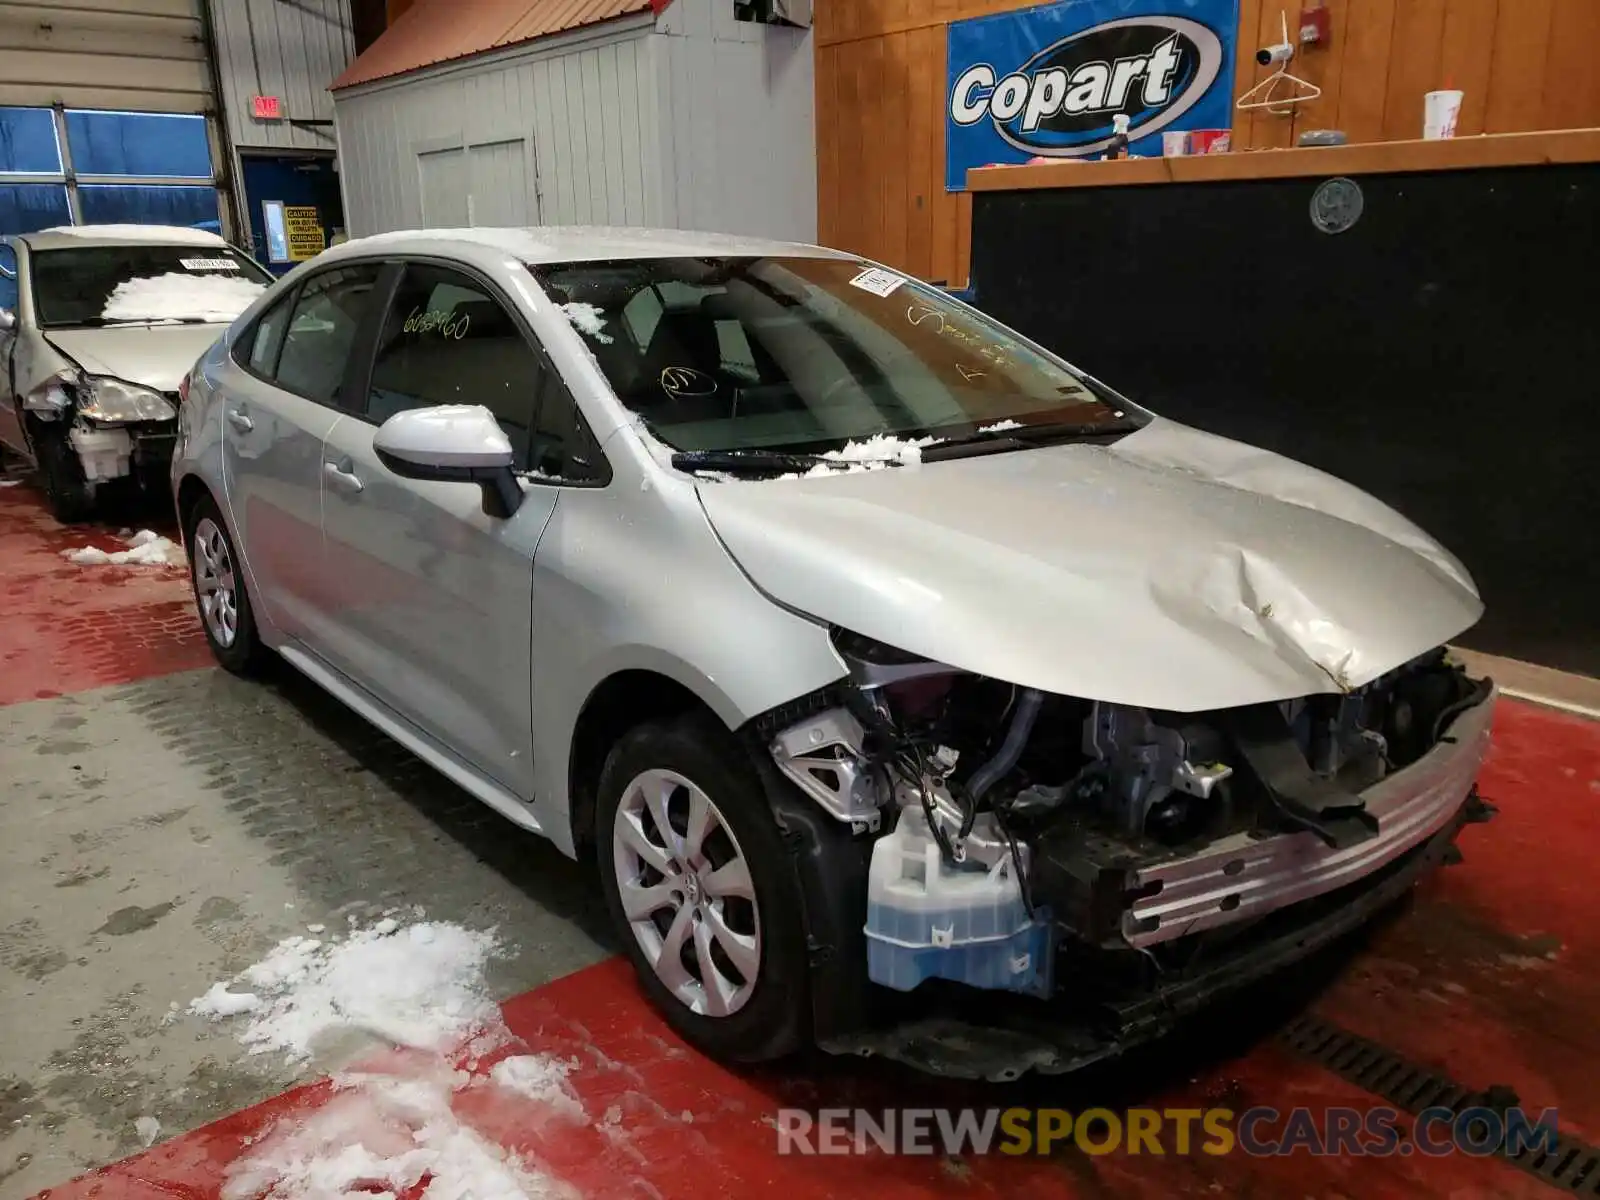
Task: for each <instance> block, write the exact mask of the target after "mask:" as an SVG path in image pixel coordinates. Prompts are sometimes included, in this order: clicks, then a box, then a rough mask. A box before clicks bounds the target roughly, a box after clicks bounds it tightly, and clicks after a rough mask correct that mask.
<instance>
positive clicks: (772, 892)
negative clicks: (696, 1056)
mask: <svg viewBox="0 0 1600 1200" xmlns="http://www.w3.org/2000/svg"><path fill="white" fill-rule="evenodd" d="M599 791H600V794H599V803H598V804H597V805H596V813H595V820H596V828H595V835H596V836H595V845H596V848H597V854H598V857H599V860H600V864H599V865H600V877H601V881H602V885H603V887H604V889H605V894H606V903H607V906H608V907H609V908H610V910H611V915H612V919H613V920H614V921H615V922H616V927H617V929H618V931H619V933H620V935H621V937H622V940H623V944H624V946H625V948H626V952H627V955H628V957H629V959H631V960H632V962H633V965H634V969H635V970H636V971H637V972H638V975H639V980H640V983H641V985H642V986H643V988H644V990H645V992H646V994H647V995H648V996H649V997H650V1000H651V1001H652V1002H653V1003H654V1004H655V1006H656V1008H657V1009H658V1010H659V1011H660V1012H661V1013H662V1015H663V1016H664V1017H665V1018H666V1020H667V1022H668V1024H670V1025H671V1026H672V1027H673V1029H675V1030H676V1031H677V1032H678V1033H679V1034H680V1035H681V1036H682V1037H683V1038H684V1039H685V1040H686V1041H688V1042H690V1043H691V1044H693V1045H694V1046H696V1047H698V1048H699V1049H701V1050H702V1051H704V1052H705V1053H707V1054H709V1055H710V1056H711V1057H713V1058H717V1059H721V1060H723V1061H731V1062H762V1061H767V1060H770V1059H774V1058H780V1057H783V1056H784V1055H787V1054H791V1053H793V1052H794V1051H796V1050H798V1049H800V1047H801V1046H802V1045H803V1044H804V1043H805V1041H806V1040H807V1038H808V1036H809V1030H810V1025H809V1019H808V1015H809V1011H810V1009H809V1001H810V991H809V987H808V980H807V964H806V937H805V929H804V918H803V913H804V908H803V906H802V903H801V898H800V895H799V889H798V885H797V884H796V882H795V878H794V873H793V870H792V868H791V866H790V863H789V861H788V856H787V854H786V852H785V851H784V847H783V843H782V841H781V839H780V837H779V834H778V826H777V823H776V822H775V820H774V819H773V815H772V810H771V807H770V805H769V804H768V802H767V797H766V794H765V792H764V791H763V789H762V784H761V782H760V780H759V779H758V778H757V776H756V773H755V771H754V770H753V769H752V767H751V766H750V765H749V764H747V763H746V762H745V761H744V760H743V751H742V749H741V748H740V746H739V745H738V743H737V741H735V739H734V738H733V736H732V735H730V734H729V733H728V732H727V730H726V729H724V728H723V727H722V726H721V725H720V724H718V723H717V722H716V721H715V720H714V719H713V718H711V717H710V716H709V715H707V714H698V713H697V714H691V715H689V716H685V717H681V718H679V719H677V720H674V721H670V722H662V723H650V724H646V725H641V726H639V727H638V728H636V729H634V730H632V731H631V732H629V733H627V734H625V735H624V736H623V737H622V739H621V740H620V741H618V743H617V744H616V746H615V747H613V749H612V751H611V754H610V756H609V757H608V758H607V759H606V765H605V769H604V770H603V771H602V772H601V777H600V789H599Z"/></svg>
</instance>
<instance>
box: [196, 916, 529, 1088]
mask: <svg viewBox="0 0 1600 1200" xmlns="http://www.w3.org/2000/svg"><path fill="white" fill-rule="evenodd" d="M498 951H499V944H498V942H497V941H496V939H495V937H494V935H493V934H492V933H479V932H474V931H472V930H469V929H465V928H463V927H461V926H459V925H451V924H446V923H440V922H421V923H418V924H415V925H410V926H407V927H406V928H404V929H400V928H399V927H398V924H397V923H396V922H395V921H393V920H386V921H383V922H380V923H379V924H377V925H374V926H373V927H372V928H370V929H364V930H358V931H356V932H353V933H351V934H350V936H349V937H347V938H345V939H344V940H343V941H335V940H323V939H321V938H314V937H310V938H308V937H291V938H286V939H285V940H283V941H281V942H279V943H278V945H277V947H276V948H275V949H274V950H273V951H272V953H270V954H269V955H267V957H266V958H265V959H263V960H262V961H261V962H259V963H257V964H256V965H255V966H253V967H249V968H247V969H246V970H245V971H244V972H243V973H242V974H241V975H239V976H238V977H237V978H236V979H235V980H234V983H235V984H237V985H238V986H239V987H240V988H242V989H243V990H241V991H233V990H230V989H229V988H228V987H227V986H226V985H224V984H216V985H213V986H212V989H211V990H210V991H209V992H207V993H206V994H205V995H204V996H201V997H200V998H199V999H197V1000H195V1001H193V1002H192V1003H191V1004H190V1006H189V1011H190V1012H191V1013H193V1014H195V1015H196V1016H205V1017H221V1016H231V1015H247V1016H248V1017H249V1020H248V1021H247V1022H246V1024H245V1025H244V1026H243V1027H242V1028H241V1029H239V1030H238V1038H239V1040H240V1041H241V1042H243V1043H244V1044H245V1045H246V1046H248V1047H250V1050H251V1053H254V1054H265V1053H270V1052H273V1051H276V1052H279V1053H282V1054H284V1055H286V1056H287V1057H288V1058H289V1059H290V1060H291V1061H294V1062H305V1061H308V1060H309V1059H311V1058H312V1057H313V1055H314V1053H315V1050H316V1044H317V1042H318V1040H319V1039H322V1038H325V1037H327V1036H328V1035H330V1034H334V1033H337V1032H339V1031H341V1030H347V1029H354V1030H360V1031H363V1032H366V1033H369V1034H371V1035H372V1036H373V1037H375V1038H378V1039H380V1040H382V1041H384V1042H389V1043H392V1044H394V1045H399V1046H410V1047H414V1048H417V1049H422V1050H432V1051H437V1052H443V1051H446V1050H449V1049H451V1048H452V1047H454V1046H458V1045H460V1044H462V1043H463V1042H464V1041H465V1040H466V1039H467V1038H468V1037H470V1036H471V1035H472V1034H473V1033H474V1032H477V1031H478V1030H480V1029H482V1028H483V1027H484V1026H486V1025H489V1024H492V1023H494V1022H497V1021H498V1020H499V1019H500V1016H499V1009H498V1008H496V1006H495V1004H494V1002H493V1001H492V1000H490V999H489V996H488V993H487V992H486V991H485V990H484V987H483V968H484V964H485V963H486V962H487V961H488V960H489V958H490V957H492V956H493V955H494V954H496V953H497V952H498ZM249 997H254V998H255V999H254V1003H251V1002H250V1000H249Z"/></svg>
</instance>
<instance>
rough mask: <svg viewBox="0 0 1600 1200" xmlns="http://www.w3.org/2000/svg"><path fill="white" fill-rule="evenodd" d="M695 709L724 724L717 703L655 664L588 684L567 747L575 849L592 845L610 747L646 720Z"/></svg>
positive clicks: (664, 717) (582, 850) (654, 719)
mask: <svg viewBox="0 0 1600 1200" xmlns="http://www.w3.org/2000/svg"><path fill="white" fill-rule="evenodd" d="M696 711H698V712H705V713H707V714H709V715H711V716H713V717H715V718H716V719H717V720H718V721H719V722H721V723H722V724H724V725H726V724H727V721H726V720H725V718H724V717H723V715H722V714H721V713H720V712H718V709H717V706H715V705H713V704H712V703H711V702H710V701H709V700H707V699H706V698H705V697H704V696H702V695H700V694H699V693H698V692H697V691H696V690H695V689H693V688H691V687H690V686H689V685H687V684H686V683H684V682H683V681H682V680H680V679H677V678H674V677H673V676H671V675H668V674H665V673H663V672H661V671H659V670H653V669H650V668H646V667H630V668H626V669H623V670H618V671H614V672H612V673H611V674H610V675H607V676H606V677H605V678H604V679H602V680H601V681H600V682H599V683H598V684H596V685H595V686H594V687H593V688H592V689H591V690H590V692H589V694H588V696H587V697H585V699H584V702H583V705H582V707H581V708H580V709H579V710H578V719H577V722H576V723H575V724H574V726H573V729H572V738H571V741H570V743H569V746H568V753H567V798H568V806H567V812H568V820H569V821H570V822H571V836H572V847H573V850H574V852H575V853H577V854H579V855H582V854H583V853H584V852H585V851H586V850H587V849H588V848H590V847H591V846H592V845H593V842H594V815H595V806H596V804H597V803H598V801H599V785H600V772H601V770H602V769H603V768H604V767H605V763H606V757H607V755H609V754H610V752H611V747H612V746H614V745H615V744H616V743H617V741H618V739H620V738H621V737H622V735H623V734H625V733H627V732H628V730H630V729H633V728H635V727H637V726H639V725H642V724H644V723H645V722H646V721H662V720H670V719H672V718H675V717H680V716H682V715H683V714H685V713H688V712H696Z"/></svg>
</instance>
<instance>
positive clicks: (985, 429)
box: [978, 421, 1022, 433]
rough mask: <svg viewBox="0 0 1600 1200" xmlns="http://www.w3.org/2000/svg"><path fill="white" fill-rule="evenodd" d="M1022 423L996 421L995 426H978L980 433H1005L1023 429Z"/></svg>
mask: <svg viewBox="0 0 1600 1200" xmlns="http://www.w3.org/2000/svg"><path fill="white" fill-rule="evenodd" d="M1021 428H1022V422H1021V421H996V422H995V423H994V424H993V425H980V426H978V432H979V433H1004V432H1005V431H1006V430H1008V429H1021Z"/></svg>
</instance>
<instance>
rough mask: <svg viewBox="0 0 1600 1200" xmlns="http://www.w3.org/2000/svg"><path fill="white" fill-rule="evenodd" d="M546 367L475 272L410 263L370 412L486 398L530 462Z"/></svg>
mask: <svg viewBox="0 0 1600 1200" xmlns="http://www.w3.org/2000/svg"><path fill="white" fill-rule="evenodd" d="M545 375H546V372H545V370H544V365H543V363H542V361H541V360H540V358H539V356H538V354H536V353H535V352H534V349H533V347H532V346H531V345H529V343H528V340H527V338H526V337H524V336H523V333H522V330H521V329H520V328H518V326H517V324H516V322H515V321H514V320H512V318H511V314H510V313H509V312H507V311H506V309H505V307H504V306H503V305H502V304H501V303H500V301H499V300H497V299H496V298H495V297H494V296H493V295H491V294H490V293H489V292H488V291H487V290H486V289H485V288H484V287H483V286H482V285H480V284H479V283H477V282H476V281H475V280H473V279H472V278H471V277H470V276H468V275H463V274H461V273H459V272H456V271H451V270H448V269H446V268H443V267H434V266H429V265H425V264H417V265H412V266H408V267H407V268H406V272H405V275H404V276H403V277H402V278H401V281H400V286H399V287H398V288H397V289H396V290H395V296H394V300H393V301H392V302H391V304H390V306H389V313H388V315H387V317H385V319H384V322H383V330H382V332H381V333H380V334H379V337H378V349H377V356H376V358H375V359H374V361H373V364H372V384H371V389H370V392H369V394H368V397H367V417H368V418H369V419H370V420H372V421H374V422H376V423H378V424H380V425H381V424H382V423H383V422H384V421H387V420H388V419H389V418H390V417H392V416H394V415H395V413H398V412H404V411H405V410H407V409H412V408H431V407H432V406H434V405H438V404H481V405H483V406H484V407H485V408H487V409H488V410H489V411H490V412H492V413H493V414H494V415H495V419H496V420H498V421H499V422H500V428H502V429H503V430H505V433H506V436H507V437H508V438H510V439H511V446H512V449H513V450H514V451H515V452H516V455H517V461H518V462H519V463H522V462H526V461H528V459H527V456H528V446H529V430H530V429H531V428H532V425H533V418H534V410H535V406H536V405H537V403H538V400H539V392H540V388H541V386H542V385H543V383H544V381H545Z"/></svg>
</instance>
